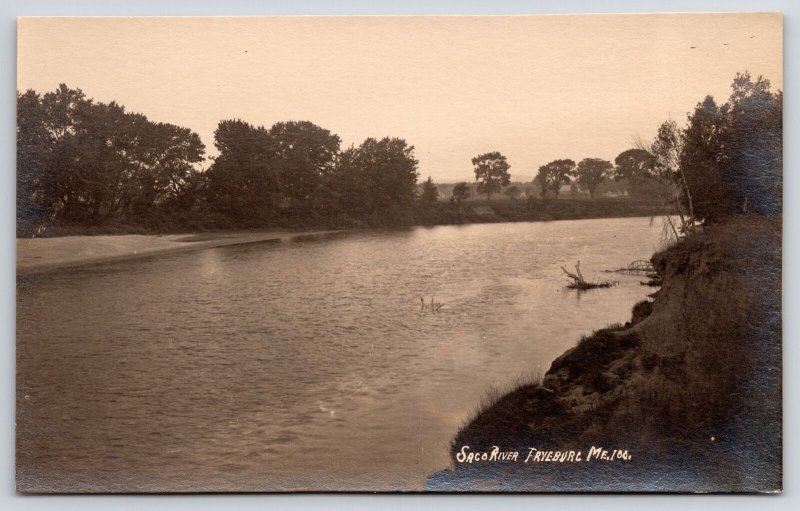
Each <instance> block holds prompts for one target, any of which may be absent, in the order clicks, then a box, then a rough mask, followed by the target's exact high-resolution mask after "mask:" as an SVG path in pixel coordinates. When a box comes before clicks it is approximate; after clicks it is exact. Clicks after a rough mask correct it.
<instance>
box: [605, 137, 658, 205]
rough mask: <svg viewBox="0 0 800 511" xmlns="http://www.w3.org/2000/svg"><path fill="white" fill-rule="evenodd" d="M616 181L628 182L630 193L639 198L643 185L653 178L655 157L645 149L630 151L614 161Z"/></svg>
mask: <svg viewBox="0 0 800 511" xmlns="http://www.w3.org/2000/svg"><path fill="white" fill-rule="evenodd" d="M614 164H615V168H614V179H615V180H617V181H621V180H623V179H624V180H625V181H627V182H628V193H629V194H630V195H631V197H637V198H638V197H639V196H640V195H641V192H642V188H643V185H644V183H645V182H646V181H648V180H651V179H652V178H653V177H654V176H653V172H654V170H653V166H654V162H653V155H652V154H650V152H649V151H647V150H645V149H628V150H627V151H623V152H621V153H619V155H617V157H616V158H615V159H614Z"/></svg>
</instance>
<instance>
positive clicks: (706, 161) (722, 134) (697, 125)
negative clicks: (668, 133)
mask: <svg viewBox="0 0 800 511" xmlns="http://www.w3.org/2000/svg"><path fill="white" fill-rule="evenodd" d="M728 122H729V119H728V106H727V105H723V106H722V107H718V106H717V104H716V102H715V101H714V98H713V97H711V96H706V98H705V99H704V100H703V101H702V102H701V103H698V104H697V106H696V107H695V109H694V112H693V113H692V114H691V115H689V122H688V125H687V126H686V128H685V129H684V131H683V141H684V142H683V151H682V152H681V155H680V158H681V161H680V165H681V167H682V168H683V169H685V174H686V183H687V186H688V189H689V190H690V191H691V194H692V197H693V198H694V204H693V206H694V208H693V209H694V214H695V216H696V217H697V219H698V220H702V221H706V222H714V221H716V220H717V219H719V218H723V217H725V216H727V215H729V214H731V213H733V203H732V201H731V200H730V199H731V191H730V189H729V188H730V187H729V183H727V182H726V180H725V176H724V175H723V167H724V165H725V163H726V159H727V155H726V154H725V148H726V145H727V141H726V138H727V136H728V133H729V130H728Z"/></svg>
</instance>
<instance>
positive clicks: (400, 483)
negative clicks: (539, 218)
mask: <svg viewBox="0 0 800 511" xmlns="http://www.w3.org/2000/svg"><path fill="white" fill-rule="evenodd" d="M660 236H661V224H660V222H658V221H656V222H655V223H654V224H651V222H650V219H649V218H625V219H602V220H578V221H561V222H539V223H508V224H482V225H467V226H442V227H433V228H422V227H420V228H413V229H409V230H404V231H367V232H357V233H347V234H343V235H336V236H327V237H317V238H311V239H301V240H297V241H293V242H279V243H265V244H252V245H243V246H234V247H221V248H216V249H209V250H201V251H197V252H187V253H179V254H172V255H165V256H160V257H154V258H150V259H139V260H132V261H127V262H116V263H109V264H103V265H96V266H89V267H82V268H75V269H71V270H63V271H58V272H52V273H48V274H44V275H37V276H27V277H25V276H23V277H19V278H18V303H17V316H18V321H17V382H18V385H17V386H18V388H17V403H18V411H17V414H18V418H17V419H18V422H17V432H18V438H17V470H18V477H19V479H20V481H21V482H22V485H21V486H22V487H29V488H34V489H39V490H47V489H62V490H63V489H64V488H72V489H74V490H76V491H79V490H84V491H87V490H88V491H115V490H127V491H131V490H133V491H136V490H139V491H200V490H203V491H226V490H227V491H237V490H238V491H242V490H251V491H259V490H262V491H264V490H267V491H269V490H292V489H306V490H309V489H312V490H326V489H328V490H396V489H406V490H416V489H419V490H421V489H422V488H423V485H424V481H425V477H426V476H427V475H428V474H430V473H433V472H435V471H437V470H440V469H442V468H445V467H446V466H447V465H448V444H449V442H450V440H451V439H452V438H453V436H454V435H455V433H456V431H457V430H458V428H459V426H460V425H461V424H463V422H464V421H465V420H467V419H468V418H469V417H470V414H471V413H472V412H473V410H474V409H475V407H476V405H477V403H478V402H479V400H480V399H481V397H482V396H484V395H485V394H486V392H487V391H488V390H489V389H490V388H491V387H492V386H494V387H500V388H503V387H506V388H508V387H510V386H512V385H513V384H514V383H515V382H517V381H520V380H525V379H529V378H531V377H535V376H536V375H537V374H542V373H544V372H545V371H546V370H547V368H548V367H549V365H550V363H551V362H552V360H553V359H554V358H555V357H556V356H558V355H559V354H561V353H562V352H563V351H564V350H566V349H568V348H570V347H571V346H573V345H574V344H575V343H576V342H577V341H578V339H579V338H580V336H581V335H584V334H587V333H589V332H591V331H592V330H595V329H597V328H601V327H603V326H606V325H608V324H610V323H614V322H624V321H626V320H627V319H629V317H630V308H631V306H632V305H633V304H634V303H635V302H637V301H638V300H641V299H643V298H644V297H645V296H646V295H647V294H648V293H650V292H652V289H651V288H647V287H643V286H640V285H639V280H641V278H640V277H630V276H624V275H613V274H612V275H608V274H604V273H601V271H602V270H603V269H606V268H616V267H620V266H625V265H627V264H628V263H629V262H630V261H632V260H635V259H647V258H648V257H649V256H650V254H651V253H652V252H653V251H654V250H655V249H656V248H658V245H659V239H660ZM579 259H580V260H581V269H582V270H583V273H584V275H585V276H586V278H587V279H593V278H600V279H606V278H609V277H611V278H613V279H616V280H619V281H620V284H619V286H617V287H614V288H611V289H606V290H594V291H591V292H586V293H582V294H580V295H579V294H577V293H576V292H574V291H566V290H564V289H563V285H564V284H565V277H564V275H563V274H562V273H561V270H560V269H559V266H560V265H568V266H570V267H571V266H573V265H574V264H575V262H576V261H577V260H579ZM420 297H424V298H425V300H426V302H427V301H430V299H431V297H434V298H435V300H436V301H439V302H442V303H444V304H445V306H444V308H443V309H442V310H441V311H439V312H438V313H435V314H433V313H430V312H428V311H423V310H421V307H420Z"/></svg>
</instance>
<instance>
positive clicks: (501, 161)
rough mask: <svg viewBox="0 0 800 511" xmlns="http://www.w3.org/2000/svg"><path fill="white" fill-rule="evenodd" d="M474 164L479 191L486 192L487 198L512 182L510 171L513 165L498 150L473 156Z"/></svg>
mask: <svg viewBox="0 0 800 511" xmlns="http://www.w3.org/2000/svg"><path fill="white" fill-rule="evenodd" d="M472 165H473V166H474V168H475V169H474V170H475V181H477V182H478V193H481V194H484V193H485V194H486V198H487V200H488V199H491V198H492V194H493V193H497V192H499V191H500V189H501V187H503V186H508V183H510V182H511V176H510V175H509V173H508V170H509V169H510V168H511V167H510V166H509V164H508V161H506V157H505V156H503V155H502V154H500V153H499V152H497V151H494V152H491V153H485V154H481V155H478V156H476V157H474V158H472Z"/></svg>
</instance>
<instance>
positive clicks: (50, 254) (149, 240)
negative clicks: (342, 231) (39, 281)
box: [17, 230, 337, 274]
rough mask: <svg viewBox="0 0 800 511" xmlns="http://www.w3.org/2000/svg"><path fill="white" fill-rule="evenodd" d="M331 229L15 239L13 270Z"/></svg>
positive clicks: (37, 270) (292, 236) (43, 268)
mask: <svg viewBox="0 0 800 511" xmlns="http://www.w3.org/2000/svg"><path fill="white" fill-rule="evenodd" d="M335 232H337V231H333V230H317V231H301V232H291V231H261V232H225V233H211V232H209V233H198V234H164V235H153V234H145V235H143V234H120V235H97V236H62V237H57V238H33V239H30V238H19V239H17V273H18V274H27V273H40V272H45V271H50V270H54V269H59V268H66V267H72V266H81V265H85V264H95V263H103V262H109V261H117V260H123V259H132V258H137V257H148V256H155V255H162V254H168V253H175V252H186V251H190V250H200V249H205V248H215V247H223V246H230V245H242V244H248V243H268V242H279V241H285V240H290V239H297V238H303V237H307V236H321V235H327V234H333V233H335Z"/></svg>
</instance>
